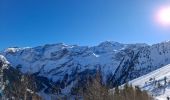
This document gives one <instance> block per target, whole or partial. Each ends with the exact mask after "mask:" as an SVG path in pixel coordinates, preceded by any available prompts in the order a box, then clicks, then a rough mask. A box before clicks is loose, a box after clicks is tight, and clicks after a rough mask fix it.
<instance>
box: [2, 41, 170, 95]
mask: <svg viewBox="0 0 170 100" xmlns="http://www.w3.org/2000/svg"><path fill="white" fill-rule="evenodd" d="M0 54H1V55H3V56H5V57H6V59H7V60H8V61H9V62H10V63H11V65H12V66H13V67H14V68H17V69H20V70H21V71H22V72H31V73H34V74H35V75H37V76H39V77H41V78H39V79H40V80H42V81H43V83H44V84H45V85H46V86H42V87H43V88H46V89H44V90H46V91H48V92H49V91H50V92H51V90H49V87H52V85H51V84H53V85H55V86H58V88H59V91H60V92H61V93H70V92H72V90H73V89H71V88H73V87H74V86H75V85H76V87H77V86H81V85H82V84H84V82H86V80H87V78H88V77H89V76H94V75H95V73H96V72H97V71H100V72H101V75H102V79H103V82H104V83H106V84H107V85H108V86H110V87H113V86H115V85H120V84H123V83H125V82H126V81H129V80H132V79H134V78H137V77H139V76H142V75H145V74H147V73H149V72H151V71H153V70H156V69H158V68H160V67H161V66H164V65H167V64H170V42H168V41H167V42H162V43H158V44H154V45H147V44H143V43H141V44H140V43H139V44H122V43H118V42H111V41H106V42H103V43H101V44H99V45H97V46H92V47H89V46H77V45H66V44H63V43H59V44H51V45H45V46H38V47H34V48H16V47H15V48H8V49H6V50H4V51H2V52H1V53H0ZM47 80H48V81H47ZM44 84H43V85H44Z"/></svg>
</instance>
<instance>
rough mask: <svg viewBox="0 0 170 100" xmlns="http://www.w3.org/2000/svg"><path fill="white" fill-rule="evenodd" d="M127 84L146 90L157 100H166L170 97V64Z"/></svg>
mask: <svg viewBox="0 0 170 100" xmlns="http://www.w3.org/2000/svg"><path fill="white" fill-rule="evenodd" d="M129 83H130V84H132V85H133V86H139V87H140V88H141V89H143V90H147V91H148V92H150V94H152V95H153V96H154V97H156V99H158V100H166V99H167V97H170V64H168V65H166V66H163V67H161V68H159V69H157V70H155V71H153V72H150V73H149V74H146V75H144V76H141V77H139V78H137V79H134V80H132V81H130V82H129Z"/></svg>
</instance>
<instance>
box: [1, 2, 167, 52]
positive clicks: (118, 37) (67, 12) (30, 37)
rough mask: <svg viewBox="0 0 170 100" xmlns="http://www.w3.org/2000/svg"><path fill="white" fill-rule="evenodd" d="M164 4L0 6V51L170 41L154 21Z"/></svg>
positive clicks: (46, 3) (20, 3)
mask: <svg viewBox="0 0 170 100" xmlns="http://www.w3.org/2000/svg"><path fill="white" fill-rule="evenodd" d="M168 4H169V5H170V1H169V0H0V49H3V48H7V47H12V46H19V47H24V46H38V45H43V44H48V43H58V42H64V43H67V44H79V45H97V44H98V43H100V42H101V41H105V40H111V41H118V42H123V43H135V42H145V43H149V44H152V43H157V42H160V41H165V40H170V27H169V29H168V27H163V26H161V25H159V24H158V23H156V22H155V19H154V16H155V13H156V12H157V10H158V9H159V8H160V7H161V6H164V5H168Z"/></svg>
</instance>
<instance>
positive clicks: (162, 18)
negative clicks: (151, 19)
mask: <svg viewBox="0 0 170 100" xmlns="http://www.w3.org/2000/svg"><path fill="white" fill-rule="evenodd" d="M156 19H157V21H158V22H159V23H160V24H162V25H166V26H167V25H168V26H170V6H166V7H162V8H160V9H159V10H158V12H157V15H156Z"/></svg>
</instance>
